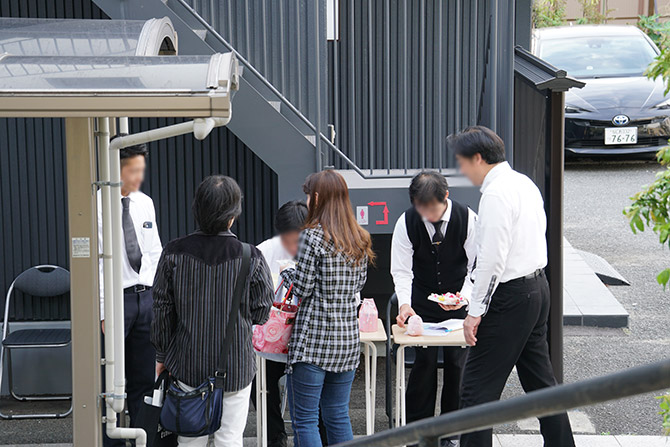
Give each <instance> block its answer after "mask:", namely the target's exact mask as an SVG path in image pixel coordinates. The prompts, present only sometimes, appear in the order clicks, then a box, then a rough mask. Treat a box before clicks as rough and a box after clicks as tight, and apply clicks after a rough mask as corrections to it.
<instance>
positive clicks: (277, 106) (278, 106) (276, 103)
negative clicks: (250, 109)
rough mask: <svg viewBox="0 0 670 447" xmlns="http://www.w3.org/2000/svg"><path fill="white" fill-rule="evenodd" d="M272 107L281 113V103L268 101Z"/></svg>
mask: <svg viewBox="0 0 670 447" xmlns="http://www.w3.org/2000/svg"><path fill="white" fill-rule="evenodd" d="M268 103H270V105H271V106H272V107H274V108H275V110H277V112H279V113H281V101H268Z"/></svg>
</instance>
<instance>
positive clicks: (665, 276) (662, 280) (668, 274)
mask: <svg viewBox="0 0 670 447" xmlns="http://www.w3.org/2000/svg"><path fill="white" fill-rule="evenodd" d="M656 281H658V283H659V284H661V285H662V286H663V290H665V288H666V286H667V285H668V281H670V268H667V269H665V270H663V271H662V272H661V273H659V274H658V276H657V277H656Z"/></svg>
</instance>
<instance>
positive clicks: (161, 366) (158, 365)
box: [156, 362, 165, 377]
mask: <svg viewBox="0 0 670 447" xmlns="http://www.w3.org/2000/svg"><path fill="white" fill-rule="evenodd" d="M163 371H165V364H164V363H160V362H156V377H158V376H160V375H161V374H162V373H163Z"/></svg>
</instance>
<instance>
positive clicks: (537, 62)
mask: <svg viewBox="0 0 670 447" xmlns="http://www.w3.org/2000/svg"><path fill="white" fill-rule="evenodd" d="M514 71H515V73H516V74H518V75H520V76H522V77H524V78H525V79H526V80H527V81H529V82H530V83H532V84H533V85H535V87H536V88H537V89H538V90H551V91H556V92H564V91H567V90H569V89H571V88H573V87H574V88H582V87H584V85H586V84H585V83H584V82H582V81H578V80H577V79H575V78H572V77H570V76H568V75H567V73H566V72H565V70H559V69H557V68H556V67H554V66H553V65H551V64H549V63H548V62H546V61H544V60H542V59H540V58H538V57H537V56H535V55H533V54H531V53H530V52H528V51H527V50H525V49H524V48H522V47H520V46H517V47H515V48H514Z"/></svg>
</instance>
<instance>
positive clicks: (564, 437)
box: [460, 273, 575, 447]
mask: <svg viewBox="0 0 670 447" xmlns="http://www.w3.org/2000/svg"><path fill="white" fill-rule="evenodd" d="M548 317H549V284H548V283H547V279H546V278H545V275H544V273H542V274H541V275H539V276H538V277H536V278H534V279H516V280H512V281H509V282H507V283H503V284H500V285H499V286H498V288H497V290H496V292H495V293H494V294H493V297H492V299H491V304H490V306H489V310H488V313H487V314H486V315H485V316H484V317H483V318H482V321H481V323H480V325H479V328H478V330H477V334H476V337H477V343H476V345H475V346H472V347H470V348H469V352H468V355H467V359H466V362H465V367H464V371H463V382H462V388H461V408H466V407H472V406H474V405H478V404H482V403H485V402H490V401H494V400H498V399H500V395H501V393H502V390H503V388H504V386H505V383H506V382H507V378H508V377H509V375H510V373H511V372H512V368H513V367H514V366H515V365H516V369H517V373H518V374H519V380H520V382H521V386H522V387H523V389H524V391H526V392H530V391H535V390H537V389H540V388H546V387H550V386H554V385H556V379H555V377H554V372H553V370H552V367H551V362H550V360H549V345H548V344H547V319H548ZM540 431H541V433H542V436H543V437H544V445H545V446H546V447H574V445H575V441H574V439H573V437H572V429H571V428H570V421H569V420H568V415H567V413H561V414H558V415H555V416H549V417H544V418H540ZM492 434H493V430H491V429H489V430H483V431H479V432H474V433H468V434H463V435H461V443H460V445H461V447H490V446H491V445H492V443H493V439H492Z"/></svg>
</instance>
